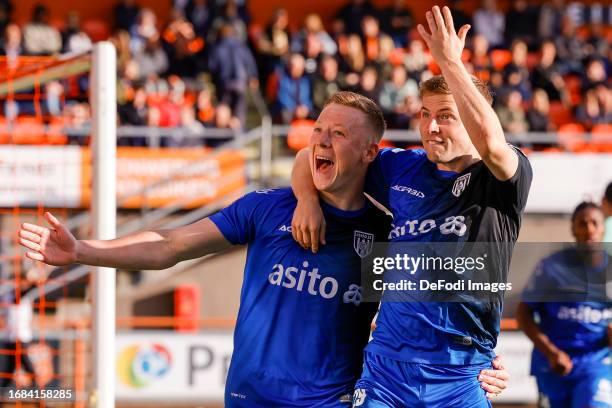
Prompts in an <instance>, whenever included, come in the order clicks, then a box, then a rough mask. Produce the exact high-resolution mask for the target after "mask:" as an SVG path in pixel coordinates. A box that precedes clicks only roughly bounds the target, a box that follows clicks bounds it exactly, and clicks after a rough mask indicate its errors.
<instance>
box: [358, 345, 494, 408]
mask: <svg viewBox="0 0 612 408" xmlns="http://www.w3.org/2000/svg"><path fill="white" fill-rule="evenodd" d="M489 368H491V364H490V363H487V364H475V365H465V366H454V365H435V364H418V363H407V362H404V361H397V360H393V359H390V358H387V357H384V356H381V355H380V354H375V353H371V352H365V358H364V364H363V373H362V375H361V379H359V381H357V385H356V386H355V393H354V395H353V407H359V408H391V407H393V408H395V407H397V408H400V407H410V408H437V407H439V408H453V407H457V408H490V407H491V402H490V401H489V400H488V399H487V396H486V392H485V390H483V389H482V388H481V387H480V382H479V381H478V374H479V373H480V371H482V370H486V369H489Z"/></svg>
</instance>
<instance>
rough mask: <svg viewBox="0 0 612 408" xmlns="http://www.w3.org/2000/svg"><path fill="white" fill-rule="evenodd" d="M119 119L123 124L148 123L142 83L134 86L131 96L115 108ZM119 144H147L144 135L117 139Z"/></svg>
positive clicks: (140, 124)
mask: <svg viewBox="0 0 612 408" xmlns="http://www.w3.org/2000/svg"><path fill="white" fill-rule="evenodd" d="M117 114H118V116H119V121H120V123H121V124H123V125H130V126H147V125H148V124H149V107H148V105H147V92H146V91H145V89H144V88H143V86H142V84H139V85H136V86H135V87H134V91H133V96H132V98H131V99H130V100H129V101H127V102H126V103H124V104H121V105H119V106H118V108H117ZM117 144H118V145H120V146H147V138H146V137H145V136H129V137H123V138H120V139H119V140H117Z"/></svg>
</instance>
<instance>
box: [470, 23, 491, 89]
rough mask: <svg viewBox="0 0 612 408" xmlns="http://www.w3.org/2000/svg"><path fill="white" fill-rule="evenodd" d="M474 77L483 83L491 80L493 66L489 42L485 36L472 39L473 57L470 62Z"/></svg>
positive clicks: (476, 36)
mask: <svg viewBox="0 0 612 408" xmlns="http://www.w3.org/2000/svg"><path fill="white" fill-rule="evenodd" d="M469 63H470V64H471V66H472V72H473V75H474V76H475V77H476V78H478V79H481V80H483V81H489V80H490V79H491V73H492V72H493V64H492V62H491V57H490V56H489V41H487V37H485V36H484V35H480V34H478V35H475V36H474V37H473V38H472V55H471V57H470V62H469Z"/></svg>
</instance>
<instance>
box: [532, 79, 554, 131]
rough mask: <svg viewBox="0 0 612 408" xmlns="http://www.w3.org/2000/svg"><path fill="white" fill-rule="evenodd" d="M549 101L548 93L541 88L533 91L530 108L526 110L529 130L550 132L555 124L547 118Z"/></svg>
mask: <svg viewBox="0 0 612 408" xmlns="http://www.w3.org/2000/svg"><path fill="white" fill-rule="evenodd" d="M549 114H550V102H549V100H548V94H547V93H546V91H545V90H543V89H536V90H535V91H533V98H532V100H531V109H529V110H528V111H527V122H528V123H529V131H530V132H552V131H554V130H555V125H554V124H553V123H552V122H551V121H550V119H549Z"/></svg>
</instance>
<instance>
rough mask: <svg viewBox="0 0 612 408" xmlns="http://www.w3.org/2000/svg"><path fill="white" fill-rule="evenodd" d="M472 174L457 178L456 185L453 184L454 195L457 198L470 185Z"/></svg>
mask: <svg viewBox="0 0 612 408" xmlns="http://www.w3.org/2000/svg"><path fill="white" fill-rule="evenodd" d="M471 174H472V173H468V174H464V175H463V176H461V177H459V178H457V180H455V184H453V195H454V196H455V197H459V196H460V195H461V193H463V191H464V190H465V189H466V188H467V186H468V184H470V175H471Z"/></svg>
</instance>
